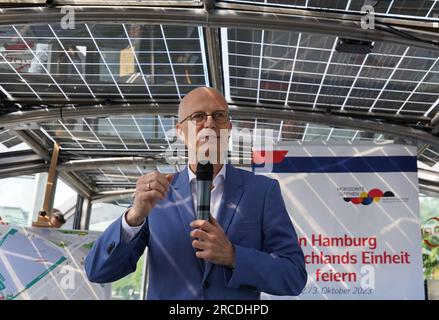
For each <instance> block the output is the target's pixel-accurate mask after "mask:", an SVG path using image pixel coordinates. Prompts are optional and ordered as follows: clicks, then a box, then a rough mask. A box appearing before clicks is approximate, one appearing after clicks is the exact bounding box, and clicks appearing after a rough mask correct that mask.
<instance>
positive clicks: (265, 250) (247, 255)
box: [85, 165, 307, 299]
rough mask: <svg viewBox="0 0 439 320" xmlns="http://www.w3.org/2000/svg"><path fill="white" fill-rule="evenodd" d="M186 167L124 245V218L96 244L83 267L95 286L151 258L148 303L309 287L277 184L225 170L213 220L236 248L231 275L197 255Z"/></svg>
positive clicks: (294, 291) (246, 295)
mask: <svg viewBox="0 0 439 320" xmlns="http://www.w3.org/2000/svg"><path fill="white" fill-rule="evenodd" d="M187 170H188V169H187V168H186V169H185V170H183V171H181V172H180V173H177V174H176V176H175V177H174V179H173V180H172V183H171V187H170V189H169V192H168V194H167V198H166V199H164V200H162V201H161V202H159V203H158V204H157V205H156V207H155V208H154V209H153V211H152V212H151V213H150V214H149V216H148V218H147V220H146V223H145V224H144V225H143V227H142V229H141V231H140V232H139V233H138V234H137V235H136V236H135V238H134V239H132V240H131V241H130V242H129V243H123V242H122V241H121V228H122V226H121V218H119V219H117V220H116V221H115V222H113V224H111V226H110V227H109V228H108V229H107V230H106V231H105V232H104V233H103V234H102V235H101V236H100V238H99V239H98V240H97V241H96V242H95V244H94V246H93V248H92V250H91V252H90V253H89V255H88V256H87V259H86V262H85V269H86V272H87V276H88V278H89V280H90V281H92V282H100V283H105V282H113V281H115V280H118V279H120V278H122V277H124V276H126V275H127V274H129V273H131V272H133V271H135V269H136V263H137V260H138V259H139V257H140V256H141V255H142V253H143V251H144V249H145V246H148V254H149V265H150V271H149V286H148V295H147V298H148V299H259V298H260V292H261V291H263V292H266V293H270V294H275V295H298V294H300V293H301V291H302V289H303V288H304V286H305V284H306V281H307V273H306V270H305V263H304V257H303V252H302V249H301V248H300V247H299V245H298V240H297V235H296V232H295V230H294V227H293V225H292V223H291V220H290V218H289V216H288V213H287V210H286V209H285V204H284V201H283V198H282V194H281V190H280V187H279V183H278V181H277V180H274V179H270V178H267V177H265V176H261V175H255V174H253V173H251V172H248V171H244V170H241V169H237V168H234V167H233V166H232V165H227V170H226V178H225V185H224V193H223V197H222V201H221V205H220V208H219V210H218V216H217V219H218V222H219V223H220V225H221V226H222V227H223V229H224V231H225V232H226V234H227V236H228V238H229V239H230V241H231V242H232V243H233V244H234V246H235V258H236V263H235V269H234V270H232V269H231V268H228V267H225V266H221V265H215V264H212V263H209V262H206V261H204V260H201V259H198V258H197V257H196V256H195V249H193V247H192V240H193V239H192V238H191V237H190V235H189V233H190V232H191V230H192V228H191V227H190V226H189V224H190V223H191V221H192V220H194V219H195V213H194V212H195V210H194V206H193V201H192V194H191V190H190V185H189V178H188V172H187Z"/></svg>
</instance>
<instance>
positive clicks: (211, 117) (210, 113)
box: [176, 87, 232, 163]
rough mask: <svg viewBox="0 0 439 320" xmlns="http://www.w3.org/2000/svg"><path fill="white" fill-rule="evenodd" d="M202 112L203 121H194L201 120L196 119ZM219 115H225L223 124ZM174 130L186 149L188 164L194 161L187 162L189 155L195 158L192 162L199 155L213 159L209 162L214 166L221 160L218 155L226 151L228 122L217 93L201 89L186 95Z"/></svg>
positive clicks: (226, 110)
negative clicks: (187, 151) (205, 115)
mask: <svg viewBox="0 0 439 320" xmlns="http://www.w3.org/2000/svg"><path fill="white" fill-rule="evenodd" d="M203 112H204V113H206V114H207V118H206V119H205V120H203V121H197V119H198V120H199V119H200V118H202V116H201V117H200V115H202V113H203ZM200 113H201V114H200ZM221 114H223V115H224V114H225V115H226V119H225V120H226V121H225V122H223V121H221V117H220V115H221ZM195 115H197V116H195ZM190 116H192V119H191V117H190ZM215 118H216V120H215ZM176 127H177V132H178V133H179V136H180V137H181V138H182V139H183V141H184V143H185V145H186V146H187V147H188V150H189V158H190V159H189V162H190V163H192V162H194V161H193V160H195V159H193V158H192V161H191V152H192V154H196V155H197V157H196V158H197V160H196V161H199V160H200V155H201V154H205V156H211V157H214V158H216V159H215V160H213V161H214V163H215V162H216V163H218V162H221V161H223V160H224V158H223V157H222V155H224V152H226V151H227V146H228V137H229V133H230V130H231V128H232V124H231V122H230V119H229V118H228V105H227V102H226V101H225V99H224V97H223V96H222V95H221V94H220V93H219V92H218V91H216V90H214V89H212V88H204V87H203V88H197V89H195V90H193V91H191V92H190V93H189V94H188V95H186V96H185V97H184V99H183V100H182V103H181V104H180V109H179V123H178V124H177V126H176ZM206 151H207V152H206ZM211 152H215V153H211ZM214 154H216V155H217V156H216V157H215V156H214ZM201 158H203V156H202V157H201Z"/></svg>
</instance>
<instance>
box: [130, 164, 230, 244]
mask: <svg viewBox="0 0 439 320" xmlns="http://www.w3.org/2000/svg"><path fill="white" fill-rule="evenodd" d="M188 174H189V184H190V186H191V193H192V201H193V203H194V209H195V210H196V208H197V176H196V175H195V173H193V172H192V170H191V168H190V167H189V166H188ZM225 178H226V165H223V166H222V167H221V170H220V171H219V172H218V174H217V175H216V176H215V178H213V181H212V187H213V188H212V190H211V191H210V208H211V210H210V211H211V214H212V216H213V217H214V218H215V219H216V218H217V216H218V209H219V206H220V204H221V199H222V197H223V193H224V181H225ZM127 211H128V210H127ZM127 211H125V212H124V214H123V218H122V241H123V242H124V243H127V242H129V241H131V240H132V239H133V238H134V237H135V236H136V235H137V233H139V231H140V229H142V227H143V224H144V223H145V222H143V223H142V224H141V225H140V226H138V227H132V226H130V225H129V224H128V223H127V221H126V213H127ZM195 213H196V211H195V212H194V214H195ZM194 218H195V217H194Z"/></svg>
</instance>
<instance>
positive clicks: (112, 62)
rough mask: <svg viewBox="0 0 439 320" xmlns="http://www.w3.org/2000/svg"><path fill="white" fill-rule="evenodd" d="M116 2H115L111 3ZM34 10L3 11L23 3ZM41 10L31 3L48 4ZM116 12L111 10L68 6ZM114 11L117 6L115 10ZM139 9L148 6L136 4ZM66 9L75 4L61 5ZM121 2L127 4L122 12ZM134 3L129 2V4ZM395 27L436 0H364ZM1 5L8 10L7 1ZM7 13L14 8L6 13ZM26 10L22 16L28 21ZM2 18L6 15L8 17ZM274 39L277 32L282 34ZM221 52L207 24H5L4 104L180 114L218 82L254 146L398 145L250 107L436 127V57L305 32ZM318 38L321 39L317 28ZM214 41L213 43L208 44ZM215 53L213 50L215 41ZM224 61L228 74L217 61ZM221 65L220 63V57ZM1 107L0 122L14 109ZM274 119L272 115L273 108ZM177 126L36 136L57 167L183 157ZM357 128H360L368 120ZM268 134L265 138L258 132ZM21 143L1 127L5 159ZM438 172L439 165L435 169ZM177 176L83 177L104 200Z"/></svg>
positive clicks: (47, 129) (131, 118)
mask: <svg viewBox="0 0 439 320" xmlns="http://www.w3.org/2000/svg"><path fill="white" fill-rule="evenodd" d="M110 1H111V0H110ZM30 2H31V1H6V3H7V4H15V6H16V4H18V3H20V4H25V3H30ZM43 2H44V1H40V2H38V1H33V2H32V3H43ZM70 2H75V4H80V5H81V3H82V2H84V5H86V4H91V3H95V4H96V3H98V4H100V3H102V4H108V3H109V2H108V1H107V0H105V1H104V0H102V1H98V0H95V1H85V0H84V1H81V0H79V1H76V0H75V1H73V0H72V1H70ZM116 2H117V1H114V3H116ZM135 2H137V3H139V1H135ZM59 3H65V4H68V3H69V1H68V0H65V1H59ZM120 3H121V2H120ZM131 3H134V1H131V2H130V1H127V2H125V3H124V4H126V5H130V4H131ZM363 3H364V0H337V1H320V0H287V1H273V0H265V1H264V0H260V1H235V0H223V1H216V2H215V5H216V6H217V8H233V6H236V5H240V4H241V5H242V4H244V5H247V4H252V5H253V6H254V8H259V7H260V6H265V7H273V8H274V7H275V8H298V9H307V10H309V12H311V13H312V12H318V11H322V12H324V13H327V14H328V13H329V14H331V13H340V12H349V13H352V14H358V13H359V10H360V9H361V6H362V4H363ZM367 3H370V4H372V5H375V11H376V12H377V13H378V14H382V15H383V16H384V15H385V16H386V17H394V18H397V19H412V20H414V19H416V20H417V21H431V20H433V19H435V17H436V15H437V14H439V1H427V0H425V1H409V0H407V1H397V0H386V1H384V0H382V1H380V0H376V1H372V0H371V1H367ZM142 4H148V5H151V6H159V5H164V6H166V5H167V6H185V7H187V6H199V7H201V6H202V5H203V2H202V1H184V0H181V1H146V0H145V1H142ZM0 5H2V6H4V5H5V2H4V1H3V2H2V1H1V0H0ZM4 11H6V10H4ZM24 11H25V10H23V12H24ZM1 12H2V11H1V9H0V13H1ZM274 29H275V28H274ZM217 31H218V32H217V34H216V36H218V40H219V44H220V51H219V52H214V53H213V52H209V50H208V48H209V47H208V44H209V39H208V38H209V37H208V36H209V34H207V33H206V29H205V28H204V27H201V26H196V25H195V26H188V25H178V24H172V25H171V24H154V25H153V24H148V23H147V22H145V23H132V22H130V21H127V22H126V23H120V22H115V23H108V22H99V21H98V19H96V22H89V23H77V24H76V25H75V29H63V28H61V26H60V24H59V23H55V22H53V21H51V22H49V23H47V24H27V25H19V24H17V25H3V26H0V99H1V101H2V102H3V101H8V100H9V101H13V102H16V103H17V106H18V108H21V109H23V110H28V109H29V108H32V109H35V107H36V106H38V107H39V108H43V109H44V108H46V109H51V108H58V107H59V105H64V104H66V105H70V104H71V105H73V106H74V105H75V103H76V101H82V103H85V104H86V105H89V106H92V107H93V108H94V107H96V108H99V107H100V106H101V104H103V103H108V104H111V103H112V102H115V103H124V104H126V105H127V106H130V105H131V104H133V105H134V104H146V103H150V102H155V103H156V105H157V108H158V109H160V106H161V105H164V104H166V103H173V104H177V103H178V102H179V101H180V99H181V98H182V97H184V95H185V94H187V93H188V92H189V91H190V90H192V89H194V88H196V87H199V86H211V85H212V83H211V79H215V78H213V74H214V73H218V72H219V73H220V74H219V78H221V79H222V84H223V86H224V93H225V96H226V99H227V100H228V102H229V103H231V104H235V105H238V106H245V107H246V108H247V109H246V110H248V116H246V117H241V118H233V121H232V122H233V127H234V129H236V130H239V129H242V128H248V129H250V130H252V132H254V138H256V137H257V136H258V135H263V134H264V133H262V132H261V130H264V129H271V130H272V132H273V135H274V139H275V142H282V141H304V142H305V141H306V142H317V141H318V142H321V141H324V142H326V141H327V142H342V143H352V142H357V141H375V142H388V141H393V140H394V138H395V137H392V136H387V135H386V136H384V135H383V134H380V133H374V132H366V131H363V130H353V129H346V128H338V127H337V128H336V127H333V126H329V125H328V126H324V125H317V124H313V123H309V122H303V121H297V120H295V119H294V118H293V117H292V118H291V119H288V120H279V119H278V120H276V114H275V112H273V116H272V117H271V118H270V119H263V118H256V119H255V117H254V116H253V115H252V108H253V107H265V108H267V109H269V108H276V109H273V110H277V109H294V110H302V111H316V110H321V109H324V110H332V111H337V112H340V111H345V112H347V113H348V112H357V113H359V114H362V115H373V114H374V113H386V114H389V115H392V116H397V115H399V116H402V117H406V118H407V119H408V117H417V116H419V117H425V118H427V119H432V118H433V117H434V116H435V115H437V112H438V110H439V51H437V50H436V51H433V50H431V51H430V50H426V49H420V48H418V47H415V46H410V47H409V46H405V45H400V44H395V43H392V42H380V41H375V42H373V43H372V45H373V48H372V50H371V53H369V54H367V55H366V54H353V53H344V52H340V51H339V50H338V46H339V44H340V43H341V41H344V40H343V39H341V38H339V37H337V35H336V34H334V35H324V34H316V33H311V32H309V33H307V32H297V31H294V30H292V31H273V30H268V29H267V30H257V29H243V28H238V27H228V28H218V29H217ZM314 31H315V30H314ZM210 36H212V35H210ZM210 44H211V43H210ZM215 54H218V55H219V57H220V61H219V62H220V64H221V65H220V66H217V67H218V68H216V69H212V67H213V66H215V64H214V63H212V61H211V60H210V59H212V57H213V56H214V55H215ZM212 60H214V59H212ZM9 107H10V106H5V105H2V106H0V114H4V113H6V112H8V110H10V108H9ZM269 110H271V109H269ZM175 121H176V120H175V118H174V117H172V116H168V115H166V116H165V115H152V114H137V113H136V114H132V115H128V116H108V115H105V114H103V115H102V117H87V116H84V117H80V116H78V118H76V119H71V118H68V119H63V118H62V115H60V118H59V119H56V120H53V121H42V122H39V123H38V124H37V128H39V129H35V127H32V128H31V129H29V130H34V133H35V134H37V135H38V136H40V137H41V138H43V139H44V140H45V141H46V143H47V145H46V146H51V145H52V144H53V142H57V143H59V144H60V146H61V154H60V159H61V160H62V161H67V160H71V159H91V158H99V157H114V156H123V155H126V156H136V155H140V156H141V155H144V154H146V153H147V152H157V153H158V154H160V153H161V152H164V151H165V150H166V149H168V148H175V147H176V146H177V145H176V141H175V138H174V137H173V136H172V135H171V133H172V129H173V128H174V126H175ZM359 121H360V120H359ZM258 130H259V131H258ZM20 143H21V140H19V138H18V137H17V136H16V134H15V133H14V131H13V129H10V128H0V152H1V151H2V150H3V151H4V150H6V151H7V150H9V148H14V147H16V146H18V145H19V144H20ZM230 148H231V150H236V148H238V149H240V150H242V153H243V156H244V157H247V158H249V157H250V155H251V148H252V145H251V144H250V145H247V146H240V145H239V141H238V140H237V139H236V137H234V136H233V135H232V139H231V145H230ZM419 160H420V161H422V162H423V163H425V164H427V165H429V166H430V167H432V168H433V167H434V166H435V165H436V164H437V163H438V161H439V150H438V149H437V148H435V147H431V146H427V147H426V148H425V150H424V151H423V152H422V154H421V155H420V156H419ZM435 168H437V165H436V167H435ZM157 169H158V170H161V171H163V172H174V171H175V170H179V169H180V167H178V166H169V165H168V166H166V165H164V164H163V163H160V162H159V161H157V163H156V164H154V165H151V164H145V165H136V164H133V165H125V164H124V165H114V166H113V167H108V166H106V167H102V168H99V169H97V168H94V169H84V170H81V171H77V172H76V174H77V175H78V176H79V177H80V178H81V179H82V180H83V181H85V182H87V183H88V184H89V185H90V186H92V187H93V188H95V190H107V189H114V188H128V187H133V186H134V183H135V180H136V179H137V177H138V176H139V175H141V174H144V173H146V172H149V171H150V170H157Z"/></svg>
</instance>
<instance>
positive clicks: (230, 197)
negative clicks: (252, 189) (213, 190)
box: [203, 165, 244, 281]
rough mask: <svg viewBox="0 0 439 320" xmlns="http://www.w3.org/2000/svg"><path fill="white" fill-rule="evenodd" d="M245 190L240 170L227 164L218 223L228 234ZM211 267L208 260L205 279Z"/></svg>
mask: <svg viewBox="0 0 439 320" xmlns="http://www.w3.org/2000/svg"><path fill="white" fill-rule="evenodd" d="M243 191H244V188H243V181H242V178H241V175H240V173H239V171H238V170H236V169H235V168H234V167H233V166H232V165H227V168H226V179H225V181H224V192H223V196H222V199H221V204H220V207H219V209H218V215H217V220H218V223H219V224H220V225H221V227H222V228H223V230H224V232H225V233H226V234H227V230H228V229H229V226H230V223H231V222H232V218H233V216H234V214H235V211H236V209H237V208H238V204H239V201H240V200H241V197H242V193H243ZM211 269H212V263H210V262H206V269H205V271H204V277H203V281H204V280H205V279H206V278H207V276H208V275H209V272H210V270H211Z"/></svg>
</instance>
